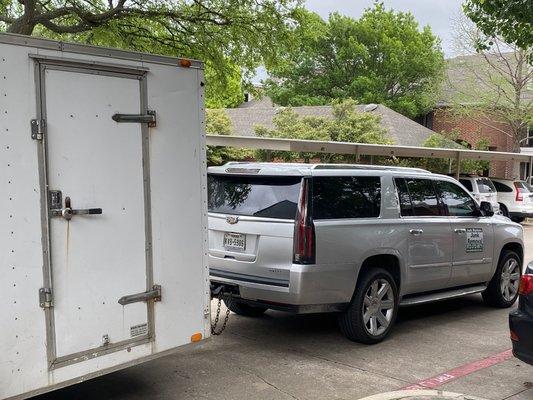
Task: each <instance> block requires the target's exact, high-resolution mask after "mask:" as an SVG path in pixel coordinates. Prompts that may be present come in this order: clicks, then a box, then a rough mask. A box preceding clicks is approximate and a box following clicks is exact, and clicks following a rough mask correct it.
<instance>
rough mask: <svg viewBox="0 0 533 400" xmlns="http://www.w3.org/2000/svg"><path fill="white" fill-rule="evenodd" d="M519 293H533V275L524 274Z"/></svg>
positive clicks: (523, 294) (524, 294)
mask: <svg viewBox="0 0 533 400" xmlns="http://www.w3.org/2000/svg"><path fill="white" fill-rule="evenodd" d="M518 293H519V294H521V295H522V296H527V295H528V294H531V293H533V275H522V278H520V287H519V288H518Z"/></svg>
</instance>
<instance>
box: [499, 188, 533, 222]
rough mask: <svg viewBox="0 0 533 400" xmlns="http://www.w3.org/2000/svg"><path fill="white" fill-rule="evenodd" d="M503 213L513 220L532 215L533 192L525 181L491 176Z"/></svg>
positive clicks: (521, 219)
mask: <svg viewBox="0 0 533 400" xmlns="http://www.w3.org/2000/svg"><path fill="white" fill-rule="evenodd" d="M491 180H492V182H493V183H494V186H495V187H496V190H497V194H498V202H499V203H500V209H501V212H502V214H503V215H505V216H506V217H509V218H511V219H512V220H513V221H515V222H522V221H523V220H524V219H526V218H528V217H533V192H532V191H531V189H530V186H529V185H528V184H527V183H526V182H525V181H517V180H512V179H496V178H491Z"/></svg>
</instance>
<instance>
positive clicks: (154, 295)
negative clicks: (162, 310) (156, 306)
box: [118, 285, 161, 306]
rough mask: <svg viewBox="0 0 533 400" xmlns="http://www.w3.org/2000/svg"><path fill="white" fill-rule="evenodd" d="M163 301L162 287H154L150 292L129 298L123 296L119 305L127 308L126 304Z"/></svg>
mask: <svg viewBox="0 0 533 400" xmlns="http://www.w3.org/2000/svg"><path fill="white" fill-rule="evenodd" d="M150 300H152V301H161V285H154V286H152V290H148V291H146V292H142V293H135V294H130V295H128V296H122V297H121V298H120V299H119V300H118V303H119V304H121V305H123V306H125V305H126V304H131V303H138V302H141V301H150Z"/></svg>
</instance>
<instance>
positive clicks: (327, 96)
mask: <svg viewBox="0 0 533 400" xmlns="http://www.w3.org/2000/svg"><path fill="white" fill-rule="evenodd" d="M299 13H300V15H301V17H300V22H301V24H300V25H299V26H298V27H297V28H296V34H295V35H294V36H295V37H297V38H298V40H297V42H295V43H291V47H289V48H288V49H287V51H286V56H285V58H284V59H283V61H282V62H280V63H278V64H277V66H276V67H275V68H271V69H270V70H269V72H270V76H271V79H269V80H268V81H267V84H266V88H267V93H268V94H269V95H270V96H271V97H272V99H273V100H274V102H276V103H278V104H280V105H292V106H299V105H318V104H329V103H330V102H331V101H332V100H334V99H346V98H353V99H355V100H357V101H358V102H360V103H381V104H385V105H387V106H388V107H390V108H392V109H394V110H396V111H398V112H401V113H402V114H404V115H406V116H409V117H414V116H417V115H420V114H423V113H425V112H427V111H428V110H429V109H430V108H431V107H432V106H433V105H434V104H435V102H436V100H437V97H438V88H439V85H440V82H441V81H442V78H443V71H444V59H443V54H442V51H441V49H440V41H439V39H438V38H437V37H436V36H434V35H433V33H432V32H431V29H430V28H429V27H428V26H426V27H424V28H422V29H419V25H418V23H417V22H416V20H415V19H414V17H413V15H412V14H410V13H402V12H395V11H392V10H390V11H387V10H385V7H384V6H383V4H381V3H377V4H376V5H375V6H374V7H373V8H371V9H367V10H365V12H364V13H363V15H362V16H361V18H360V19H358V20H356V19H353V18H349V17H345V16H341V15H339V14H337V13H333V14H331V15H330V17H329V20H328V21H327V22H326V21H323V20H322V19H320V17H318V16H317V15H316V14H313V13H310V12H304V11H301V10H300V11H299Z"/></svg>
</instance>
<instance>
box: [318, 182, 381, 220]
mask: <svg viewBox="0 0 533 400" xmlns="http://www.w3.org/2000/svg"><path fill="white" fill-rule="evenodd" d="M380 209H381V180H380V178H379V177H376V176H318V177H314V178H313V218H314V219H339V218H376V217H379V213H380Z"/></svg>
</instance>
